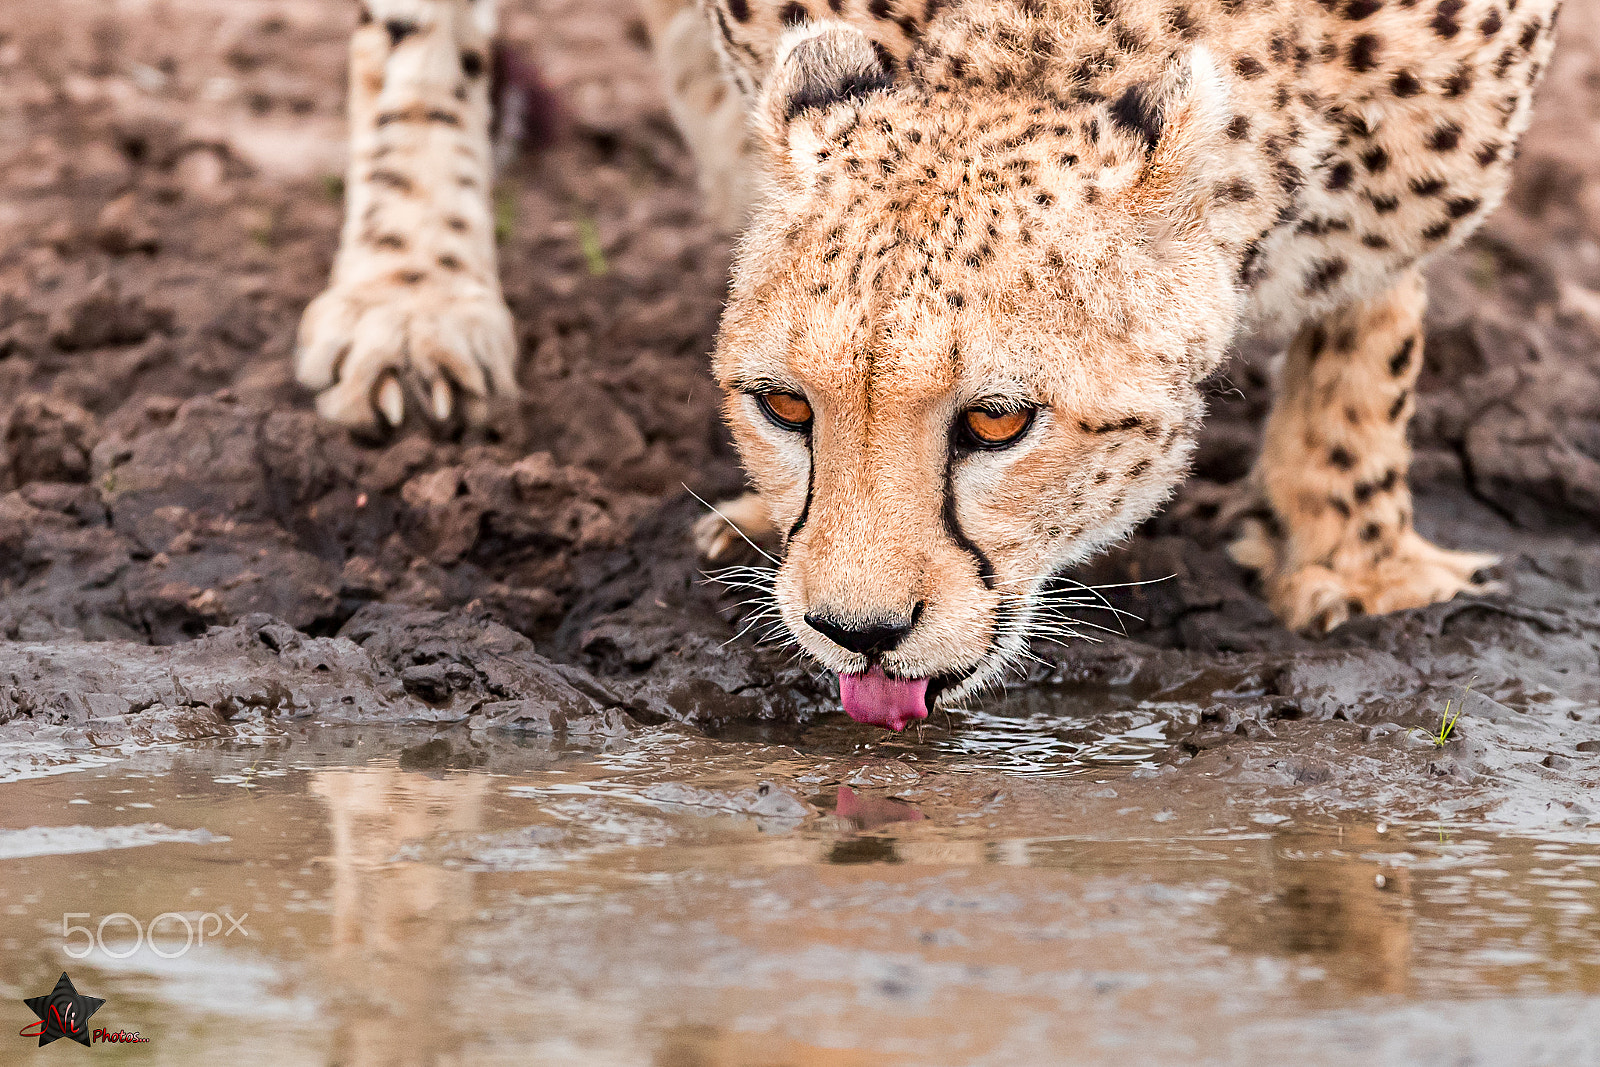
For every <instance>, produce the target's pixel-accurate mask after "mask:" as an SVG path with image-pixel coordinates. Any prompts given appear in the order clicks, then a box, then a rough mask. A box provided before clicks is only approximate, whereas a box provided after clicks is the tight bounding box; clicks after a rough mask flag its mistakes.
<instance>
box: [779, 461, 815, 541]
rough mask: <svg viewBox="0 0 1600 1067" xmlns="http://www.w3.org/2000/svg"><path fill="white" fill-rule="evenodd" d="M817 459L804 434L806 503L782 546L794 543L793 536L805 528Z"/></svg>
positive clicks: (809, 509)
mask: <svg viewBox="0 0 1600 1067" xmlns="http://www.w3.org/2000/svg"><path fill="white" fill-rule="evenodd" d="M816 471H817V457H816V456H814V455H813V454H812V452H811V435H810V434H806V502H805V505H804V506H803V507H801V509H800V517H799V518H798V519H796V520H794V525H793V526H791V527H789V536H788V537H786V538H784V542H783V543H784V545H786V546H787V545H790V544H793V543H794V539H795V535H796V534H798V533H799V532H800V531H801V529H802V528H804V527H805V524H806V520H807V519H809V518H810V517H811V487H812V485H813V484H814V483H815V481H816Z"/></svg>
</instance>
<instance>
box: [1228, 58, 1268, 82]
mask: <svg viewBox="0 0 1600 1067" xmlns="http://www.w3.org/2000/svg"><path fill="white" fill-rule="evenodd" d="M1233 69H1234V72H1235V73H1236V74H1238V75H1239V77H1241V78H1259V77H1261V75H1263V74H1265V73H1266V72H1267V68H1266V67H1265V66H1263V65H1262V63H1261V60H1259V59H1257V58H1256V57H1255V56H1252V55H1250V54H1249V53H1245V54H1244V55H1241V56H1237V57H1236V58H1235V59H1234V61H1233Z"/></svg>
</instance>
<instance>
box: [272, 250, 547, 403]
mask: <svg viewBox="0 0 1600 1067" xmlns="http://www.w3.org/2000/svg"><path fill="white" fill-rule="evenodd" d="M516 353H517V350H516V340H515V332H514V329H513V326H512V322H511V312H510V311H509V310H507V308H506V305H505V301H504V299H503V298H502V297H501V295H500V293H499V291H498V289H497V288H495V287H491V286H489V285H485V284H483V283H482V282H476V281H471V280H468V279H465V278H451V279H439V278H428V277H423V278H421V279H416V278H413V277H411V276H410V275H406V276H401V275H399V274H396V275H395V276H393V277H377V278H367V279H364V280H362V281H358V282H351V283H344V282H338V281H335V283H334V284H333V285H332V286H331V287H330V288H329V289H328V290H327V291H326V292H324V293H323V294H322V295H321V296H319V297H317V298H316V299H315V300H313V301H312V302H311V305H310V306H309V307H308V308H306V313H305V317H304V318H303V319H302V320H301V322H300V338H299V348H298V351H297V353H296V356H295V377H296V378H297V379H298V380H299V381H300V383H301V384H302V385H305V386H308V387H309V388H312V389H315V390H317V391H318V393H319V394H320V395H318V397H317V412H318V414H320V415H322V417H323V418H326V419H330V420H332V421H333V422H337V423H340V424H342V425H345V426H348V427H350V428H352V429H357V430H365V431H373V430H381V429H386V428H388V427H394V426H399V425H400V424H401V423H402V422H403V421H404V420H405V414H406V408H407V407H411V408H413V409H415V410H420V411H421V412H422V413H424V415H425V416H426V417H427V418H428V419H430V420H432V421H433V422H434V423H436V424H438V425H446V424H449V423H450V422H451V421H452V419H453V418H454V417H455V416H456V415H457V414H459V415H460V416H461V417H462V418H464V419H465V420H466V421H467V422H469V423H481V422H482V421H483V420H484V419H485V417H486V416H487V414H488V409H489V404H488V401H489V398H490V397H491V396H514V395H516V392H517V379H516ZM408 396H409V397H410V398H411V399H410V403H409V404H408V402H407V399H406V398H407V397H408Z"/></svg>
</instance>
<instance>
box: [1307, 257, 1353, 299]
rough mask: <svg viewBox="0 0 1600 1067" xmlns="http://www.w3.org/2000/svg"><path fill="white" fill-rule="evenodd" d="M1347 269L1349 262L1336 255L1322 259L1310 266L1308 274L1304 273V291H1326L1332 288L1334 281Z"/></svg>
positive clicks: (1342, 275) (1343, 274) (1341, 276)
mask: <svg viewBox="0 0 1600 1067" xmlns="http://www.w3.org/2000/svg"><path fill="white" fill-rule="evenodd" d="M1349 269H1350V264H1349V263H1346V262H1345V261H1344V260H1343V259H1341V258H1340V257H1338V256H1334V257H1332V258H1331V259H1324V260H1322V261H1321V262H1319V263H1318V264H1317V265H1316V266H1315V267H1313V268H1312V270H1311V273H1310V274H1307V275H1306V292H1307V293H1325V292H1327V291H1328V290H1329V289H1331V288H1333V284H1334V283H1335V282H1337V281H1338V280H1339V279H1340V278H1343V277H1344V276H1345V272H1346V271H1348V270H1349Z"/></svg>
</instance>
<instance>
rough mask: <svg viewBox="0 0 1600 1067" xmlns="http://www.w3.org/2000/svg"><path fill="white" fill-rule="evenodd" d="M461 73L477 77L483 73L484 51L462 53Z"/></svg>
mask: <svg viewBox="0 0 1600 1067" xmlns="http://www.w3.org/2000/svg"><path fill="white" fill-rule="evenodd" d="M461 73H463V74H465V75H466V76H467V77H469V78H476V77H478V76H479V75H480V74H482V73H483V53H482V52H473V51H470V50H469V51H466V52H462V53H461Z"/></svg>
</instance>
